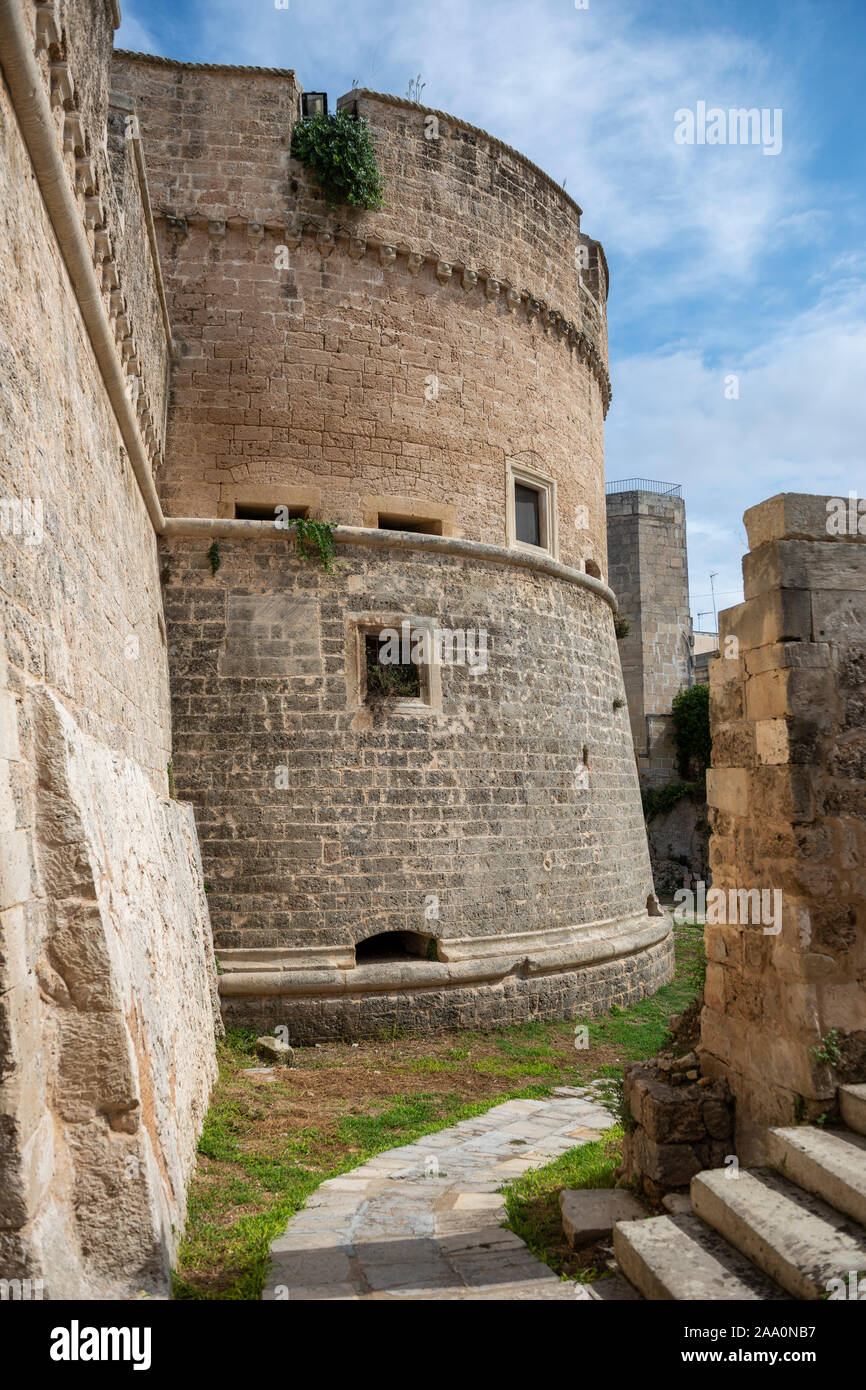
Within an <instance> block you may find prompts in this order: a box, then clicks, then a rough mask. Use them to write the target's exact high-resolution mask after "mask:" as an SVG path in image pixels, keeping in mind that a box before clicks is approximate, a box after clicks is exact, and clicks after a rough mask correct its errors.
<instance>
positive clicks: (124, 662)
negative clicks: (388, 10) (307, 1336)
mask: <svg viewBox="0 0 866 1390" xmlns="http://www.w3.org/2000/svg"><path fill="white" fill-rule="evenodd" d="M22 14H23V15H24V17H25V19H26V21H27V24H28V25H29V27H30V34H31V38H32V44H33V51H34V52H35V53H36V54H37V55H38V62H39V64H40V67H41V73H42V79H43V81H44V89H45V93H46V96H48V95H49V94H50V99H51V103H52V109H53V114H54V119H55V123H56V141H57V148H58V149H59V150H64V159H65V163H66V174H67V178H68V181H69V187H70V189H71V190H74V192H75V197H76V201H77V210H78V214H79V216H80V219H81V225H82V227H84V228H86V229H87V232H88V235H89V237H90V243H91V247H92V250H93V257H94V269H95V270H96V271H97V273H98V274H99V275H100V278H101V281H102V287H103V296H104V300H103V302H104V305H105V309H106V313H113V317H114V321H115V322H116V319H117V316H118V315H119V314H120V312H121V310H122V309H123V303H124V302H126V301H123V299H122V296H123V295H124V294H125V293H127V292H128V295H129V298H128V302H126V307H127V309H128V310H129V313H130V320H131V321H130V322H129V323H128V324H127V325H126V326H125V327H126V328H127V329H128V330H129V332H128V334H127V336H133V337H134V339H135V349H136V354H137V357H138V359H140V360H137V361H136V365H135V370H136V373H137V377H138V378H140V379H141V381H142V383H143V384H142V386H141V391H142V393H143V394H144V395H145V396H147V395H148V393H152V398H153V400H154V402H155V403H156V405H155V409H156V411H157V413H158V411H159V409H160V407H159V404H158V403H159V401H160V399H161V397H160V392H161V391H162V390H163V388H164V381H165V370H166V361H167V343H166V337H165V332H164V326H163V325H162V323H161V316H160V309H159V305H158V304H157V303H155V302H149V301H150V299H151V298H152V293H153V287H154V285H155V275H156V270H155V266H154V265H153V263H150V264H148V262H147V260H146V259H145V260H142V259H141V248H140V247H139V246H138V245H137V244H136V241H135V238H136V236H137V232H136V231H135V230H134V226H133V224H134V223H135V220H136V219H137V218H138V217H139V215H140V201H139V199H138V198H137V197H136V198H134V200H133V202H132V204H131V205H130V206H128V207H126V208H125V209H123V208H122V204H121V201H120V198H121V194H120V193H119V192H118V190H122V189H123V188H124V187H126V188H127V191H128V193H129V196H130V197H133V193H134V191H135V189H137V191H138V194H139V195H140V188H138V186H137V185H134V186H133V185H132V184H130V183H129V182H128V181H127V180H126V179H125V178H120V179H119V180H118V183H117V186H116V187H115V183H114V179H113V176H112V169H111V164H110V160H109V155H108V152H107V145H106V132H107V125H108V120H109V114H108V100H109V75H108V73H109V53H110V48H111V42H112V34H113V27H114V19H115V15H114V10H113V6H112V5H110V4H107V3H102V0H92V3H91V2H90V0H75V3H66V4H58V5H55V6H54V7H52V6H51V5H41V6H40V7H39V13H38V15H37V12H36V9H35V7H34V6H33V5H32V4H30V3H29V0H26V2H25V3H22ZM37 20H38V28H37ZM8 61H9V57H8V54H5V55H4V63H5V62H8ZM8 77H9V74H8V73H7V71H6V68H5V66H4V79H3V81H0V377H2V383H3V389H2V393H0V410H2V418H0V504H2V508H0V518H2V533H0V605H2V607H0V617H2V621H0V1055H2V1072H0V1170H2V1178H0V1276H2V1277H4V1278H16V1277H18V1278H20V1277H36V1278H40V1277H41V1278H42V1279H43V1281H44V1286H45V1290H44V1291H45V1297H47V1298H62V1297H105V1296H130V1295H135V1293H137V1292H138V1290H140V1289H144V1290H146V1291H147V1292H149V1293H151V1294H157V1295H159V1294H165V1293H166V1292H167V1289H168V1274H169V1262H170V1259H171V1255H172V1252H173V1250H174V1248H175V1243H176V1241H177V1239H178V1237H179V1234H180V1232H181V1231H182V1227H183V1220H184V1206H185V1190H186V1182H187V1180H188V1177H189V1174H190V1171H191V1169H192V1166H193V1163H194V1159H195V1143H196V1138H197V1134H198V1130H199V1127H200V1124H201V1120H202V1115H203V1110H204V1107H205V1105H206V1102H207V1096H208V1092H209V1088H210V1085H211V1082H212V1080H213V1077H214V1071H215V1060H214V1038H213V998H212V983H213V962H212V948H211V945H210V932H209V923H208V918H207V907H206V902H205V898H204V894H203V888H202V881H201V868H200V863H199V860H198V850H197V846H196V839H195V830H194V826H193V823H192V820H191V816H190V813H189V810H188V809H187V808H182V807H180V806H179V805H178V804H177V803H176V802H173V801H170V800H169V799H168V797H167V794H166V793H167V783H166V765H167V763H168V761H169V759H170V757H171V752H170V708H169V697H168V671H167V660H166V644H165V631H164V624H163V620H162V613H161V595H160V590H159V575H158V568H157V553H156V539H155V536H154V533H153V527H152V525H151V521H150V519H149V517H148V514H147V511H146V509H145V506H144V503H143V501H142V497H141V495H140V492H139V489H138V487H137V485H136V480H135V478H134V476H133V474H132V471H131V469H130V467H129V462H128V460H127V457H126V454H125V451H124V448H123V446H122V441H121V435H120V432H119V429H118V425H117V421H116V419H115V417H114V414H113V412H112V409H111V406H110V403H109V399H108V395H107V392H106V388H105V385H104V382H103V379H102V376H101V374H100V371H99V369H98V366H97V362H96V359H95V356H94V351H93V347H92V344H91V342H90V339H89V337H88V335H87V332H86V330H85V327H84V322H83V320H82V317H81V312H80V309H79V305H78V303H77V302H76V297H75V294H74V292H73V289H72V286H71V282H70V279H69V277H68V274H67V270H66V267H65V264H64V261H63V258H62V255H61V252H60V249H59V245H58V241H57V238H56V236H55V230H54V227H53V226H52V223H51V221H50V219H49V216H48V213H47V211H46V207H45V206H44V204H43V201H42V197H41V194H40V187H39V184H38V182H37V179H36V178H35V177H34V171H33V166H32V164H31V160H30V156H29V153H28V150H27V148H26V146H25V143H24V140H23V138H22V132H21V129H20V127H19V125H18V122H17V117H16V110H15V108H14V105H13V102H12V100H11V96H10V90H9V87H8V84H7V82H8ZM117 153H118V155H119V159H120V165H119V167H120V169H121V172H122V169H123V167H124V161H125V160H126V159H127V158H128V154H127V152H125V151H124V150H120V151H118V152H117ZM84 166H86V167H84ZM124 196H125V195H124ZM97 204H98V206H97ZM122 211H125V213H126V217H127V219H128V221H127V222H126V223H124V221H123V219H122V217H121V216H120V214H121V212H122ZM100 231H101V232H102V233H103V234H104V235H103V238H102V239H100V240H99V241H97V235H98V233H99V232H100ZM124 245H128V246H129V248H130V254H129V256H128V257H127V258H126V260H127V264H128V266H129V268H130V274H129V276H127V273H126V270H125V269H124V266H123V264H122V262H123V259H124V258H123V255H122V254H121V248H122V247H123V246H124ZM133 266H134V267H135V268H134V270H133V269H132V267H133ZM109 268H110V269H109ZM133 280H134V282H135V283H133ZM148 286H150V288H149V289H148ZM116 294H117V295H120V296H121V302H120V303H119V302H118V301H117V300H116V299H115V300H114V301H113V302H112V296H114V295H116ZM136 306H137V307H136ZM154 325H156V327H155V328H154ZM117 337H118V342H117V351H118V354H119V355H120V354H121V353H122V351H123V338H124V326H123V325H121V326H119V327H118V332H117ZM138 418H139V421H140V423H141V428H142V430H143V431H146V430H147V428H148V426H147V423H146V421H145V419H144V417H143V412H142V413H140V414H139V417H138ZM150 440H151V445H153V444H155V442H156V437H155V435H151V436H150ZM24 504H30V505H29V507H25V509H24V510H23V511H22V507H23V506H24ZM37 521H38V525H37Z"/></svg>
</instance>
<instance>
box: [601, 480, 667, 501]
mask: <svg viewBox="0 0 866 1390" xmlns="http://www.w3.org/2000/svg"><path fill="white" fill-rule="evenodd" d="M605 492H658V493H661V495H662V497H682V495H683V493H682V484H681V483H659V482H653V480H652V479H651V478H622V479H621V480H620V481H619V482H615V483H608V484H607V487H606V488H605Z"/></svg>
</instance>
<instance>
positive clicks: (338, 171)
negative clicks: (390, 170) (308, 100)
mask: <svg viewBox="0 0 866 1390" xmlns="http://www.w3.org/2000/svg"><path fill="white" fill-rule="evenodd" d="M292 155H293V156H294V158H295V159H298V160H300V162H301V163H302V164H305V165H306V166H307V168H308V169H312V171H313V173H314V174H315V176H316V178H317V180H318V182H319V184H320V185H321V188H322V192H323V193H324V194H325V197H326V198H327V200H328V203H329V204H330V205H331V206H332V207H333V206H336V205H337V204H338V203H349V204H350V205H351V206H352V207H357V208H374V209H375V208H380V207H381V206H382V194H383V180H382V174H381V172H380V170H379V166H378V164H377V163H376V147H375V144H374V141H373V136H372V135H371V134H370V130H369V127H368V125H367V122H366V121H365V120H364V119H363V117H358V116H354V115H353V114H352V113H351V112H350V111H347V110H345V109H344V110H341V111H334V112H333V113H332V114H331V115H328V116H325V115H321V114H320V115H318V116H312V117H310V119H309V120H306V121H298V122H297V124H296V125H295V128H294V130H293V131H292Z"/></svg>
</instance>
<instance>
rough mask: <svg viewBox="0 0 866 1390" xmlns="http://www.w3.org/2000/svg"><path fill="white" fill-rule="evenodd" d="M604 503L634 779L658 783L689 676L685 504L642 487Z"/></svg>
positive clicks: (672, 755)
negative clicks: (676, 704) (625, 629)
mask: <svg viewBox="0 0 866 1390" xmlns="http://www.w3.org/2000/svg"><path fill="white" fill-rule="evenodd" d="M606 503H607V509H606V510H607V547H608V565H609V570H608V575H609V583H610V586H611V588H612V589H613V590H614V592H615V594H616V596H617V602H618V604H619V611H620V613H621V614H622V615H623V617H625V618H627V619H628V621H629V623H630V630H629V633H628V635H627V636H626V637H623V638H621V639H620V643H619V650H620V658H621V661H622V669H623V677H624V679H625V689H626V698H627V700H628V709H629V717H630V719H631V726H632V736H633V738H634V746H635V750H636V753H637V758H638V767H639V770H640V776H641V782H642V784H643V785H646V786H651V787H653V786H664V785H665V783H667V782H669V781H671V779H672V778H674V777H676V776H677V764H676V749H675V746H674V741H673V736H672V727H671V721H670V711H671V704H672V701H673V698H674V696H675V695H676V694H677V693H678V691H680V690H682V689H683V687H684V686H687V685H689V684H690V679H691V656H690V647H689V638H690V636H691V616H690V612H689V580H688V562H687V557H686V514H685V504H684V502H683V500H682V498H680V497H673V496H666V495H663V494H661V493H657V492H648V491H635V492H613V493H609V494H608V496H607V499H606Z"/></svg>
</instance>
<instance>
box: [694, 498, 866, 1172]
mask: <svg viewBox="0 0 866 1390" xmlns="http://www.w3.org/2000/svg"><path fill="white" fill-rule="evenodd" d="M827 501H828V499H826V498H824V497H812V496H807V495H801V494H780V495H779V496H777V497H774V498H771V499H770V500H769V501H767V502H763V503H761V504H760V505H759V506H757V507H752V508H751V509H750V510H749V511H747V512H746V515H745V522H746V528H747V532H748V537H749V545H750V547H751V549H750V552H749V554H748V555H746V557H745V558H744V561H743V575H744V580H745V594H746V598H745V602H744V603H742V604H740V605H739V606H737V607H735V608H730V609H728V610H727V611H726V612H724V613H722V614H720V631H719V638H720V645H721V650H722V652H726V651H728V652H729V653H730V654H729V655H728V656H720V657H718V658H717V659H716V660H714V661H712V662H711V663H710V712H711V722H712V734H713V758H712V769H711V771H710V773H709V778H708V794H709V804H710V816H711V821H712V826H713V835H712V838H711V840H710V863H711V868H712V875H713V886H714V889H715V888H721V889H723V890H726V891H727V892H728V893H729V892H730V891H731V890H749V889H762V890H765V891H767V893H768V894H769V893H771V892H779V893H781V907H782V911H781V916H780V920H777V918H776V915H775V913H774V912H773V910H772V909H773V906H774V899H772V898H770V897H768V903H767V905H768V908H770V911H769V912H768V913H767V914H766V918H765V920H763V921H761V922H758V923H757V924H755V923H754V917H753V915H752V914H751V913H749V914H748V917H746V913H745V911H739V910H735V915H734V919H733V920H732V916H731V911H730V907H728V911H727V915H726V919H722V920H718V921H716V922H713V921H712V920H711V916H710V913H709V912H708V916H707V927H706V944H707V954H708V958H709V965H708V969H707V982H706V1007H705V1009H704V1012H703V1018H702V1029H701V1037H702V1062H703V1068H704V1072H705V1073H706V1074H710V1075H716V1076H725V1077H727V1079H728V1081H729V1083H730V1086H731V1089H732V1090H733V1092H734V1095H735V1097H736V1100H737V1151H738V1153H739V1154H740V1156H741V1158H743V1159H745V1160H746V1161H755V1160H758V1161H760V1160H761V1158H762V1157H763V1138H762V1131H763V1129H764V1128H765V1127H766V1126H768V1125H785V1124H791V1123H792V1121H795V1120H797V1119H798V1118H802V1117H804V1116H812V1117H816V1116H818V1115H820V1114H821V1113H828V1114H832V1113H833V1110H834V1105H835V1093H836V1087H837V1085H838V1084H839V1082H841V1081H855V1082H862V1081H864V1080H866V1003H864V1001H866V704H864V682H866V538H864V537H863V536H862V535H858V534H857V533H856V530H855V531H854V532H853V533H852V532H851V531H848V532H846V533H844V534H842V535H832V534H830V533H829V531H828V526H827V521H828V511H827ZM731 639H734V641H731ZM777 926H778V927H779V928H780V930H777V929H776V928H777ZM816 1054H817V1055H816Z"/></svg>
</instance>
